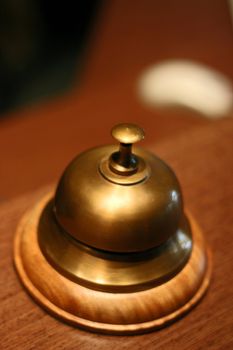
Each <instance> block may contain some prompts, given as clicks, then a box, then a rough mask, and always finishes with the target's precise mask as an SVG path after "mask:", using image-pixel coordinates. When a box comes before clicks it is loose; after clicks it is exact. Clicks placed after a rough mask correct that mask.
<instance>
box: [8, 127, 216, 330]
mask: <svg viewBox="0 0 233 350" xmlns="http://www.w3.org/2000/svg"><path fill="white" fill-rule="evenodd" d="M112 135H113V137H114V138H115V139H116V140H117V141H119V143H120V146H115V145H114V146H112V145H111V146H103V147H98V148H93V149H91V150H88V151H86V152H84V153H82V154H80V155H78V156H77V157H76V158H75V159H74V160H73V161H72V162H71V163H70V164H69V165H68V167H67V168H66V170H65V172H64V174H63V175H62V177H61V179H60V181H59V183H58V186H57V189H56V192H55V195H54V194H53V193H49V194H47V195H46V196H45V197H44V198H42V199H40V200H39V201H38V202H37V203H36V204H35V206H34V208H33V209H31V210H30V211H29V212H27V213H26V214H25V216H24V217H23V219H22V220H21V222H20V224H19V226H18V229H17V234H16V238H15V250H14V257H15V265H16V268H17V271H18V273H19V276H20V278H21V280H22V282H23V284H24V285H25V287H26V288H27V289H28V290H29V292H30V293H31V294H32V296H33V297H34V298H35V299H36V300H37V301H38V302H39V303H40V304H41V305H42V306H44V307H45V308H46V309H47V310H48V311H50V312H51V313H53V314H55V315H56V316H58V317H60V318H61V319H63V320H65V321H67V322H69V323H72V324H74V325H79V326H81V327H84V328H86V329H91V330H94V331H99V332H103V333H121V334H124V333H126V334H131V333H143V332H145V331H148V330H149V329H156V328H160V327H161V326H164V325H166V324H167V323H169V322H171V321H173V320H175V319H176V318H178V317H180V316H181V315H183V314H184V313H186V312H187V311H188V310H189V309H190V308H191V307H192V306H194V305H195V304H196V303H197V302H198V301H199V300H200V298H201V297H202V296H203V294H204V292H205V291H206V289H207V286H208V284H209V280H210V272H211V264H210V261H209V258H208V257H209V254H208V250H207V249H206V246H205V243H204V240H203V236H202V233H201V232H200V229H199V228H198V226H197V224H196V222H195V221H194V219H193V218H192V217H191V216H190V214H188V213H184V209H183V199H182V194H181V189H180V186H179V183H178V180H177V178H176V176H175V174H174V172H173V171H172V170H171V168H170V167H169V166H168V165H166V164H165V163H164V162H163V161H162V160H161V159H159V158H158V157H156V156H155V155H153V154H151V153H150V152H148V151H146V150H144V149H142V148H139V147H133V149H132V145H133V144H134V143H136V142H138V141H141V140H142V139H143V138H144V132H143V130H142V129H141V128H139V127H138V126H136V125H133V124H119V125H117V126H115V127H114V128H113V129H112Z"/></svg>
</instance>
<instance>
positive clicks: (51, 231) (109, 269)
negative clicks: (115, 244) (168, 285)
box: [38, 200, 192, 292]
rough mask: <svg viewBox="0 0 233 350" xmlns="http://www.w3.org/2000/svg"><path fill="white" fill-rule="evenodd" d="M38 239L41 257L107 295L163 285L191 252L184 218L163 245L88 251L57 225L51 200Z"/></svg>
mask: <svg viewBox="0 0 233 350" xmlns="http://www.w3.org/2000/svg"><path fill="white" fill-rule="evenodd" d="M38 239H39V244H40V246H41V250H42V252H43V253H44V255H45V256H46V257H47V259H48V260H49V261H50V263H51V264H52V265H53V266H54V267H55V268H56V269H57V270H58V271H60V272H61V273H62V274H63V275H65V276H67V277H68V278H70V279H72V280H74V281H77V282H78V283H80V284H83V285H86V286H88V287H90V288H92V289H97V290H102V291H108V292H109V291H119V292H130V291H137V290H142V289H145V288H149V287H153V286H155V285H159V284H161V283H164V282H166V281H167V280H169V279H170V278H172V277H173V276H174V275H176V274H177V273H178V272H179V271H180V270H181V269H182V268H183V266H184V265H185V264H186V263H187V260H188V258H189V256H190V253H191V250H192V239H191V233H190V227H189V224H188V222H187V220H186V219H185V218H184V219H183V221H182V223H181V225H180V227H179V228H178V230H177V231H176V233H175V234H174V235H173V236H172V237H171V238H170V239H168V240H167V242H165V243H164V244H163V245H161V246H160V247H157V248H154V249H150V250H147V251H145V252H140V253H126V254H122V253H121V254H119V253H118V254H117V253H108V252H104V251H102V250H96V249H93V248H90V247H88V246H86V245H83V244H81V243H80V242H78V241H77V240H74V239H73V238H71V236H70V235H68V234H67V233H66V232H64V230H62V229H61V228H60V227H59V225H57V223H56V221H55V220H54V213H53V202H52V200H50V201H49V202H47V204H46V205H45V208H44V210H43V212H42V214H41V218H40V224H39V227H38Z"/></svg>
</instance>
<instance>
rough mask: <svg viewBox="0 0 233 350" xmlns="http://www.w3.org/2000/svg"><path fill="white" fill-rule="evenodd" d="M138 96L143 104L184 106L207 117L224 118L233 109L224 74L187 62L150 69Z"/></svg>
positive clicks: (140, 82)
mask: <svg viewBox="0 0 233 350" xmlns="http://www.w3.org/2000/svg"><path fill="white" fill-rule="evenodd" d="M139 94H140V96H141V98H142V100H143V101H144V102H145V103H149V104H151V105H154V106H158V107H159V106H161V107H166V106H174V105H175V106H177V105H178V106H183V107H187V108H191V109H193V110H195V111H197V112H198V113H201V114H204V115H205V116H207V117H210V118H219V117H222V116H225V115H227V114H229V112H230V111H231V110H232V107H233V93H232V85H231V82H230V81H229V80H228V79H227V78H226V77H225V76H224V75H223V74H221V73H219V72H217V71H215V70H213V69H210V68H208V67H207V66H204V65H201V64H198V63H195V62H192V61H188V60H169V61H164V62H161V63H159V64H156V65H153V66H151V67H150V68H149V69H147V70H146V71H144V73H143V74H142V76H141V77H140V79H139Z"/></svg>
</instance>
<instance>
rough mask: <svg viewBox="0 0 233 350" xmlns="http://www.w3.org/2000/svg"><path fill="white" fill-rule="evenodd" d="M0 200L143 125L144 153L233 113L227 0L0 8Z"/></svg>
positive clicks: (10, 0)
mask: <svg viewBox="0 0 233 350" xmlns="http://www.w3.org/2000/svg"><path fill="white" fill-rule="evenodd" d="M0 4H1V6H0V159H1V165H0V179H1V181H0V200H2V201H3V200H5V199H8V198H11V197H14V196H16V195H19V194H22V193H24V192H27V191H31V190H33V189H36V188H38V187H40V186H42V185H45V184H47V183H49V182H53V181H56V180H57V178H58V177H59V176H60V174H61V172H62V170H63V169H64V167H65V166H66V164H67V163H68V162H69V161H70V159H71V158H72V157H74V155H75V154H77V153H78V152H81V151H82V150H84V149H86V148H88V147H93V146H95V145H98V144H103V143H108V142H112V139H111V136H110V129H111V127H112V126H113V125H114V124H115V123H118V122H134V123H138V124H139V125H141V126H142V127H144V128H145V131H146V135H147V137H146V140H145V145H146V146H147V147H154V145H156V144H157V143H158V142H162V141H164V140H167V139H170V138H172V137H174V136H176V135H179V134H181V133H186V132H188V130H190V129H192V128H197V127H201V126H205V125H207V124H209V123H214V122H216V120H218V119H220V118H231V116H232V80H233V64H232V63H233V40H232V38H233V32H232V23H233V22H232V8H233V6H232V2H231V1H226V0H205V1H203V0H189V1H185V0H176V1H172V0H165V1H164V0H163V1H162V0H157V1H154V0H143V1H139V0H136V1H135V0H110V1H104V0H82V1H81V0H80V1H78V0H77V1H69V0H68V1H66V2H62V3H59V2H55V1H45V0H1V1H0Z"/></svg>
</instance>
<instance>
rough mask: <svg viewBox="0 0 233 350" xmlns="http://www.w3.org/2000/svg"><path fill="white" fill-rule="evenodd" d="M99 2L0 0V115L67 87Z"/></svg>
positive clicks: (90, 0)
mask: <svg viewBox="0 0 233 350" xmlns="http://www.w3.org/2000/svg"><path fill="white" fill-rule="evenodd" d="M100 3H101V1H100V0H79V1H70V0H67V1H61V2H59V1H46V0H1V1H0V115H1V114H2V113H3V112H6V111H8V110H10V109H12V108H15V107H17V106H21V105H24V104H27V103H33V102H36V101H39V100H41V99H44V98H48V97H51V96H54V95H56V94H59V93H62V92H63V91H65V90H66V89H67V88H68V87H70V86H71V84H72V81H73V79H74V75H75V76H76V75H77V74H78V72H80V71H81V70H80V69H79V68H80V67H81V66H82V64H83V62H82V55H83V51H84V47H85V45H84V44H85V43H86V41H87V39H88V35H89V33H90V31H91V27H92V22H93V20H94V19H95V17H96V15H97V12H98V9H99V7H100ZM76 78H77V76H76Z"/></svg>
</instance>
